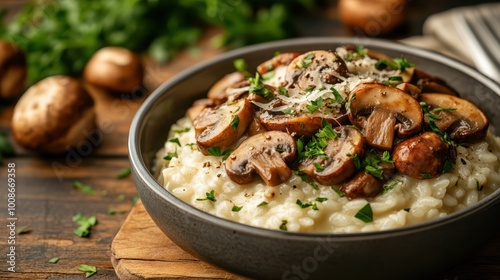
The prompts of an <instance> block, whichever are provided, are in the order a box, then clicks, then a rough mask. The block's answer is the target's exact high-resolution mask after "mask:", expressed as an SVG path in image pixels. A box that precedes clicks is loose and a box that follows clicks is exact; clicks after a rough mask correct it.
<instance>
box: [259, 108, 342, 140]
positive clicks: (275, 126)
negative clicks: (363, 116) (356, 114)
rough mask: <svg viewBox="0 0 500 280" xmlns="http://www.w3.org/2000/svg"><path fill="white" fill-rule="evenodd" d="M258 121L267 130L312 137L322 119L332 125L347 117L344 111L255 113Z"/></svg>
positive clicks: (320, 125) (337, 124)
mask: <svg viewBox="0 0 500 280" xmlns="http://www.w3.org/2000/svg"><path fill="white" fill-rule="evenodd" d="M257 116H258V117H259V121H260V123H261V124H262V125H263V126H264V127H265V128H266V129H267V130H279V131H284V132H288V133H290V134H292V135H294V136H298V137H300V136H305V137H307V138H310V137H312V136H313V135H314V134H315V133H316V132H317V131H318V129H321V127H322V120H323V119H324V120H326V121H328V122H329V123H330V124H331V125H332V126H333V127H336V126H339V125H342V124H346V123H347V122H348V117H347V114H346V113H340V114H323V113H320V112H315V113H314V114H302V115H286V114H280V115H274V114H270V113H269V112H264V113H257Z"/></svg>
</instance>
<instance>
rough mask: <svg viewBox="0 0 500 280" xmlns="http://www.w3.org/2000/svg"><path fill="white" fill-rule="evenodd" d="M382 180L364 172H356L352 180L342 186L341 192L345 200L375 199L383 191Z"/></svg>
mask: <svg viewBox="0 0 500 280" xmlns="http://www.w3.org/2000/svg"><path fill="white" fill-rule="evenodd" d="M383 186H384V183H383V182H382V180H379V179H377V178H375V176H373V175H371V174H368V173H366V172H364V171H360V172H358V174H356V175H355V176H354V177H353V178H352V179H350V180H349V181H348V182H346V183H345V184H344V185H342V188H341V191H342V192H344V193H345V195H346V196H347V198H349V199H356V198H360V197H375V196H376V195H378V194H379V193H380V192H381V191H382V189H383Z"/></svg>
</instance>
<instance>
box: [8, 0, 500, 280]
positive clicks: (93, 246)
mask: <svg viewBox="0 0 500 280" xmlns="http://www.w3.org/2000/svg"><path fill="white" fill-rule="evenodd" d="M13 2H14V1H7V2H6V3H11V4H12V3H13ZM434 2H437V1H434ZM414 4H415V9H414V12H412V13H411V14H410V17H409V23H408V25H407V28H406V29H405V30H403V31H401V32H402V33H398V34H396V35H393V36H395V37H401V36H402V35H406V36H408V35H416V34H418V33H419V32H420V31H419V30H420V29H419V28H420V27H421V24H422V22H423V20H424V19H425V16H426V15H428V14H429V13H431V12H436V11H437V10H440V9H443V6H439V4H436V3H434V4H433V5H431V7H430V8H429V7H423V6H422V4H416V3H414ZM334 15H335V9H334V8H330V9H327V10H326V11H325V12H324V13H323V14H322V15H321V16H320V17H317V18H315V19H312V18H309V20H306V21H304V22H307V24H305V25H303V28H302V29H301V32H302V35H304V36H306V35H315V36H316V35H348V34H349V33H348V32H346V31H345V30H344V29H343V28H342V27H341V26H340V24H339V22H338V20H337V19H336V18H335V16H334ZM311 26H312V27H315V28H310V27H311ZM327 27H328V28H327ZM215 33H217V30H209V31H208V32H206V33H205V36H204V39H203V40H202V41H201V43H200V48H201V50H202V55H201V56H200V57H195V58H194V57H191V56H189V55H188V54H187V53H182V54H181V55H180V56H179V57H178V58H177V59H176V60H174V61H173V62H171V63H169V64H167V65H155V64H154V63H153V62H151V61H148V60H147V59H145V61H146V77H145V82H144V84H145V86H146V87H147V88H148V89H149V90H152V89H154V88H156V87H157V86H158V85H159V84H161V83H162V82H164V81H165V80H167V79H168V78H170V77H171V76H173V75H174V74H175V73H177V72H179V71H181V70H183V69H185V68H186V67H188V66H190V65H193V64H195V63H197V62H200V61H202V60H205V59H208V58H210V57H213V56H215V55H217V54H219V53H221V52H222V50H219V49H214V48H213V47H211V45H210V43H209V41H210V38H211V37H212V36H213V35H214V34H215ZM148 92H149V91H148ZM91 94H92V95H93V97H94V99H95V101H96V110H97V116H98V118H97V122H98V125H99V126H100V127H103V126H104V125H106V127H107V129H106V130H105V133H103V134H102V143H101V144H100V145H98V146H92V153H90V155H87V156H84V155H82V154H81V153H79V152H78V151H76V152H71V153H68V154H67V155H63V156H54V157H51V156H38V155H35V154H32V153H29V152H27V151H24V150H22V149H21V148H19V147H18V146H16V147H15V148H16V156H15V157H12V158H7V159H6V160H5V162H4V165H3V166H0V182H2V183H1V186H2V191H1V192H0V194H1V195H0V201H1V203H0V209H1V211H0V213H1V214H0V220H1V221H3V225H0V228H1V230H0V233H1V238H0V245H1V248H2V252H1V254H0V256H1V257H0V259H1V260H2V262H1V264H2V265H1V269H0V278H1V279H5V278H24V279H45V278H65V279H81V278H83V275H84V274H83V273H82V272H80V271H79V270H78V267H79V265H81V264H88V265H93V266H96V267H97V270H98V272H97V274H96V275H95V276H93V277H94V278H98V279H116V278H117V276H116V273H115V270H114V268H113V266H112V263H111V260H110V244H111V243H112V241H113V238H114V237H115V235H116V234H117V232H118V231H119V229H120V227H121V225H122V224H123V222H124V221H125V219H126V217H127V214H128V213H129V211H130V210H131V209H132V208H133V207H134V206H133V200H134V198H136V195H137V194H136V191H135V187H134V184H133V182H132V178H130V177H127V178H124V179H117V178H116V176H117V174H118V173H119V172H120V171H121V170H122V169H124V168H127V167H129V162H128V157H127V155H128V152H127V137H128V129H129V126H130V122H131V120H132V118H133V116H134V113H135V112H136V110H137V109H138V107H139V106H140V105H141V103H142V102H143V101H144V97H143V98H138V99H121V98H117V97H114V96H111V95H109V94H107V93H106V92H101V91H98V90H92V92H91ZM0 102H2V103H1V105H2V107H4V106H5V107H4V108H3V109H2V111H1V112H0V130H1V131H3V132H6V133H7V134H9V135H10V130H9V127H10V120H11V117H12V112H13V107H14V102H11V103H9V104H5V101H0ZM102 131H104V130H102ZM11 140H12V139H11ZM9 163H14V164H15V169H16V170H15V173H16V193H15V194H16V202H15V203H16V205H15V218H17V220H15V224H16V230H19V229H21V227H26V228H25V229H24V230H23V231H22V232H17V233H16V234H15V242H16V243H15V271H16V272H15V273H13V272H8V271H7V268H8V267H9V265H8V264H7V263H6V258H7V257H6V254H8V253H9V252H10V249H9V246H10V245H9V244H7V242H8V236H9V234H10V231H9V230H8V227H7V226H6V225H8V224H9V222H10V221H8V220H7V218H8V214H7V207H8V206H7V202H6V201H7V192H6V191H5V189H6V187H5V186H6V181H7V179H6V178H7V165H8V164H9ZM74 181H81V182H83V183H85V184H90V185H92V186H93V187H94V190H95V194H85V193H83V192H81V191H79V190H76V189H74V188H73V186H72V184H73V182H74ZM111 209H112V210H114V212H115V214H114V215H112V214H110V213H109V212H110V210H111ZM78 213H83V214H84V215H87V216H92V215H95V216H96V217H97V221H98V223H97V225H95V226H94V227H93V228H92V229H91V234H90V236H89V237H87V238H81V237H78V236H76V235H75V234H74V233H73V231H74V229H75V228H76V227H77V225H76V224H75V223H74V222H73V221H72V217H73V216H75V215H76V214H78ZM499 244H500V236H498V237H497V238H496V239H495V240H494V241H493V242H492V243H490V245H489V246H487V247H486V248H485V249H483V250H482V251H480V252H479V253H478V254H477V255H474V256H471V258H470V259H469V260H468V261H467V262H465V263H462V264H460V265H458V266H457V267H455V268H454V269H452V270H450V271H448V272H446V273H444V274H442V275H438V276H436V279H453V278H455V279H456V278H457V277H458V278H459V279H462V278H476V279H478V278H481V275H482V276H485V277H493V276H495V275H497V276H500V264H499V263H498V262H499V259H500V253H499V251H500V249H499V248H500V246H499ZM54 257H58V258H59V261H58V262H57V263H55V264H51V263H49V260H50V259H51V258H54Z"/></svg>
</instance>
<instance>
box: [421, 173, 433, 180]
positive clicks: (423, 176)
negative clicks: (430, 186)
mask: <svg viewBox="0 0 500 280" xmlns="http://www.w3.org/2000/svg"><path fill="white" fill-rule="evenodd" d="M420 176H421V177H422V178H424V179H430V178H432V176H431V174H428V173H420Z"/></svg>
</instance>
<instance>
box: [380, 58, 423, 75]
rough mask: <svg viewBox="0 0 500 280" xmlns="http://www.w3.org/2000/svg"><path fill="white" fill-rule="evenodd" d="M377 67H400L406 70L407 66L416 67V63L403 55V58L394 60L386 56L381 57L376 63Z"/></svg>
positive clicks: (403, 70) (399, 68)
mask: <svg viewBox="0 0 500 280" xmlns="http://www.w3.org/2000/svg"><path fill="white" fill-rule="evenodd" d="M375 67H377V68H378V69H383V68H386V67H390V68H392V69H398V70H401V71H402V72H405V71H406V68H412V67H415V64H413V63H410V62H409V61H408V59H406V57H404V56H402V57H401V58H394V59H392V60H390V59H385V58H382V59H379V60H378V61H377V63H376V64H375Z"/></svg>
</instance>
